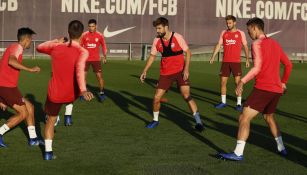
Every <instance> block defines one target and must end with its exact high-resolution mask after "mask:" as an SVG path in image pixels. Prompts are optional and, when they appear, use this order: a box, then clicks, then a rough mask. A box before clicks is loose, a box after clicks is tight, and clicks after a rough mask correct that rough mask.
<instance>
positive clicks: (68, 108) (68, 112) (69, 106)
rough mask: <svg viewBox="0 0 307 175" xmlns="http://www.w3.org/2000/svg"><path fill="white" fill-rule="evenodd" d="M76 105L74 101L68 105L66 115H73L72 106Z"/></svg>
mask: <svg viewBox="0 0 307 175" xmlns="http://www.w3.org/2000/svg"><path fill="white" fill-rule="evenodd" d="M73 107H74V105H73V104H72V103H70V104H68V105H66V109H65V115H71V114H72V108H73Z"/></svg>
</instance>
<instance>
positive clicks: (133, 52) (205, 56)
mask: <svg viewBox="0 0 307 175" xmlns="http://www.w3.org/2000/svg"><path fill="white" fill-rule="evenodd" d="M13 42H16V40H0V55H2V54H3V52H4V51H5V48H6V47H7V46H8V45H9V44H11V43H13ZM42 42H44V40H33V41H32V45H31V47H30V49H27V50H25V51H24V57H26V58H32V59H36V58H47V57H48V56H47V55H45V54H41V53H38V52H37V51H36V49H35V48H36V46H37V45H38V44H40V43H42ZM107 47H108V59H111V60H129V61H132V60H146V59H147V57H148V56H149V55H150V49H151V44H149V43H132V42H116V43H107ZM189 47H190V50H191V52H192V54H193V56H192V61H209V59H210V57H211V55H212V51H213V48H214V45H213V44H211V45H194V44H190V45H189ZM222 54H223V49H221V50H220V51H219V53H218V56H217V60H218V61H221V60H222ZM241 55H242V61H245V59H244V57H245V55H244V53H243V52H242V54H241ZM243 56H244V57H243ZM289 57H290V59H291V60H292V61H299V62H304V61H305V60H307V54H306V53H305V54H304V53H301V54H300V53H298V54H289Z"/></svg>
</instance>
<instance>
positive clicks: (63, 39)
mask: <svg viewBox="0 0 307 175" xmlns="http://www.w3.org/2000/svg"><path fill="white" fill-rule="evenodd" d="M58 42H59V43H65V42H67V38H66V37H61V38H58Z"/></svg>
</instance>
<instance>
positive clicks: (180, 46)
mask: <svg viewBox="0 0 307 175" xmlns="http://www.w3.org/2000/svg"><path fill="white" fill-rule="evenodd" d="M153 26H154V27H155V28H156V31H157V34H158V36H157V37H156V38H155V39H154V41H153V45H152V49H151V55H150V57H149V58H148V60H147V63H146V66H145V68H144V70H143V73H142V74H141V76H140V80H141V81H142V82H144V80H145V79H146V74H147V71H148V70H149V68H150V66H151V65H152V63H153V61H154V60H155V58H156V55H157V53H158V52H160V53H161V54H162V58H161V68H160V78H159V82H158V86H157V88H156V93H155V96H154V99H153V121H152V122H151V123H149V124H148V125H147V126H146V127H147V128H155V127H157V126H158V125H159V121H158V117H159V111H160V103H161V102H160V100H161V98H162V96H163V95H164V94H165V92H166V91H167V90H168V89H169V88H170V86H171V85H172V83H173V82H174V81H176V82H177V86H178V88H180V91H181V94H182V96H183V98H184V99H185V101H186V102H187V103H188V105H189V107H190V109H191V111H192V113H193V116H194V118H195V121H196V126H195V128H196V129H197V130H198V131H202V130H203V129H204V127H203V124H202V121H201V119H200V114H199V112H198V109H197V105H196V103H195V101H194V100H193V99H192V97H191V96H190V85H189V84H190V82H189V72H190V71H189V68H190V59H191V51H190V50H189V47H188V45H187V43H186V41H185V40H184V38H183V37H182V36H181V35H180V34H178V33H175V32H171V31H170V30H169V24H168V20H167V19H166V18H163V17H160V18H158V19H156V20H155V21H154V22H153ZM184 52H185V53H186V58H185V60H184Z"/></svg>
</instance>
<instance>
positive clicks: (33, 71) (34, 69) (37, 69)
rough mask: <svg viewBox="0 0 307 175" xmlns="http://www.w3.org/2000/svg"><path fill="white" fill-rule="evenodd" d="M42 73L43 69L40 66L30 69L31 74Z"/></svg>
mask: <svg viewBox="0 0 307 175" xmlns="http://www.w3.org/2000/svg"><path fill="white" fill-rule="evenodd" d="M40 71H41V68H39V67H38V66H35V67H32V68H30V69H29V72H32V73H38V72H40Z"/></svg>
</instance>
